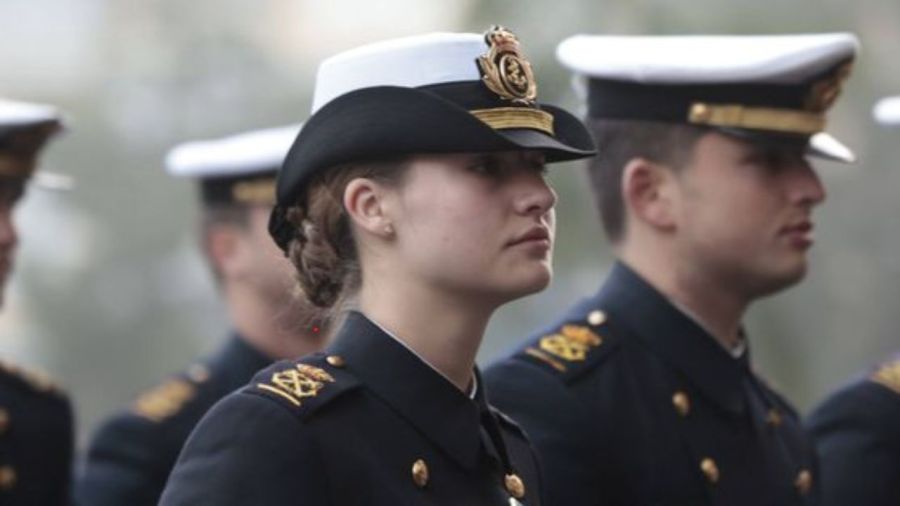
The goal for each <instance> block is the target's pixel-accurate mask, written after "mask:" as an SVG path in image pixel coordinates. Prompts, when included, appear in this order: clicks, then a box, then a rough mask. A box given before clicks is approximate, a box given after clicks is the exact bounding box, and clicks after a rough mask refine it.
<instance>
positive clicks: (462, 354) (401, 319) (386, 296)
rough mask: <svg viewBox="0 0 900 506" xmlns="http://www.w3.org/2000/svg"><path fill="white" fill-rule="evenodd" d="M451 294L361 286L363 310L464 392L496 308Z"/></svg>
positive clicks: (407, 286)
mask: <svg viewBox="0 0 900 506" xmlns="http://www.w3.org/2000/svg"><path fill="white" fill-rule="evenodd" d="M472 299H473V298H472V297H468V298H467V297H463V296H459V295H448V294H446V293H439V290H435V289H432V288H430V287H426V286H422V283H412V282H411V283H404V282H403V281H400V282H397V281H394V282H392V283H391V286H390V288H389V289H388V288H385V283H377V282H370V283H367V282H365V281H364V282H363V286H362V288H361V290H360V293H359V307H360V309H361V310H362V312H363V313H364V314H365V315H366V316H368V317H369V318H371V319H372V320H374V321H375V322H377V323H378V324H379V325H381V326H382V327H384V328H385V330H387V331H389V332H390V333H392V334H393V335H394V336H395V337H397V338H398V339H400V340H401V341H403V343H404V344H405V345H406V346H408V347H409V348H410V349H411V350H413V351H414V352H415V353H416V354H417V355H419V356H420V357H422V358H423V359H424V360H425V361H426V362H428V363H429V364H430V365H431V366H432V367H434V368H435V369H437V370H438V371H439V372H440V373H441V374H443V375H444V376H445V377H446V378H448V379H449V380H450V381H451V382H452V383H453V384H454V385H455V386H456V387H457V388H459V389H460V390H461V391H463V392H466V391H467V390H468V388H469V385H470V383H471V380H472V370H473V369H474V367H475V357H476V355H477V354H478V348H479V346H480V345H481V340H482V338H483V336H484V331H485V328H486V327H487V324H488V320H489V318H490V316H491V314H492V313H493V310H494V307H493V306H491V305H490V304H475V303H474V302H473V300H472Z"/></svg>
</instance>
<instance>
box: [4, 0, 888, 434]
mask: <svg viewBox="0 0 900 506" xmlns="http://www.w3.org/2000/svg"><path fill="white" fill-rule="evenodd" d="M492 23H500V24H503V25H505V26H507V27H509V28H512V29H513V30H514V31H515V32H516V33H517V34H518V35H519V37H520V39H521V40H522V41H523V44H524V48H525V50H526V52H527V54H528V55H529V57H530V59H531V60H532V62H533V63H534V66H535V70H536V73H537V76H538V80H539V83H540V96H541V98H542V100H544V101H548V102H558V103H563V104H565V105H567V106H569V107H570V108H571V109H573V110H576V111H577V110H578V109H579V106H578V104H577V101H576V99H575V97H574V95H573V93H572V91H571V89H570V87H569V82H570V77H569V75H568V74H567V73H566V72H565V71H563V70H562V68H561V67H560V66H559V65H557V64H556V62H555V60H554V57H553V52H554V48H555V45H556V44H557V43H558V42H559V41H560V40H562V39H563V38H565V37H566V36H568V35H571V34H574V33H579V32H591V33H606V34H698V33H722V34H751V33H773V34H774V33H791V32H821V31H852V32H855V33H856V34H857V35H858V36H859V37H860V39H861V40H862V44H863V52H862V55H861V57H860V59H859V60H858V63H857V65H856V67H855V73H854V76H853V77H852V78H851V80H850V81H849V83H848V85H847V86H846V88H845V92H844V96H843V97H842V99H841V101H839V103H838V106H837V107H836V110H835V111H834V112H833V113H832V115H831V128H830V129H831V131H832V132H833V133H835V134H836V135H837V136H838V137H839V138H841V139H843V140H845V142H846V143H847V144H849V145H850V146H852V147H853V148H854V149H855V150H856V151H857V153H858V154H859V157H860V163H859V164H857V165H856V166H855V167H852V168H847V167H844V166H837V165H829V164H827V163H823V164H820V165H819V167H820V172H821V174H822V177H823V179H824V180H825V183H826V186H827V189H828V191H829V199H828V201H827V202H826V204H825V205H824V206H823V207H822V208H820V210H819V211H818V212H817V214H816V219H817V239H818V243H817V245H816V247H815V248H814V251H813V255H812V268H811V270H810V275H809V277H808V279H807V280H806V281H805V282H803V283H802V284H801V285H799V286H797V287H795V288H793V289H791V290H789V291H787V292H786V293H784V294H782V295H779V296H777V297H773V298H770V299H767V300H765V301H762V302H760V303H758V304H756V305H755V306H754V307H753V308H752V310H751V312H750V314H749V315H748V317H747V320H746V323H747V327H748V329H749V332H750V336H751V340H752V350H753V354H754V358H755V360H756V364H757V368H758V369H759V371H760V372H761V373H762V374H763V375H764V376H766V377H768V378H769V379H770V381H771V382H772V383H774V384H775V385H776V386H778V387H779V388H780V389H781V390H782V391H783V392H784V393H785V394H786V395H787V396H788V397H789V398H791V399H792V400H793V401H794V402H795V403H796V404H797V405H798V406H799V407H800V408H801V409H803V410H804V411H805V410H806V409H808V408H809V407H810V406H811V405H812V404H813V403H815V402H816V401H817V400H818V399H820V398H821V397H822V396H823V395H824V394H825V393H826V392H827V391H829V390H831V389H833V388H834V387H836V386H837V385H839V384H840V383H841V382H843V381H845V380H846V379H847V378H849V377H850V376H851V375H852V374H854V373H855V372H857V371H860V370H862V369H864V368H865V367H867V366H869V365H871V364H873V363H875V362H877V361H878V360H880V359H883V358H884V357H886V356H887V355H888V354H889V353H890V352H891V351H892V350H894V349H895V348H900V346H898V337H897V335H898V333H897V330H896V329H895V324H896V323H895V322H896V320H895V319H894V316H895V311H897V309H898V300H900V224H897V223H896V222H894V219H895V217H896V216H897V215H898V214H900V198H898V197H897V195H896V193H897V192H898V190H900V171H898V170H896V167H894V165H895V157H897V156H900V130H894V131H888V130H883V129H879V128H878V127H877V126H876V125H874V124H873V122H872V121H871V119H870V110H871V106H872V104H873V103H874V102H875V100H876V99H877V98H879V97H881V96H882V95H886V94H892V93H900V58H898V57H897V50H898V49H900V3H898V2H897V1H896V0H858V1H855V2H846V1H843V0H822V1H802V0H756V1H753V2H747V1H739V0H679V1H675V0H565V1H550V0H532V1H523V0H518V1H512V0H502V1H501V0H493V1H486V0H482V1H478V0H457V1H435V0H429V1H425V2H423V1H413V0H393V1H384V2H375V1H363V0H316V1H311V0H307V1H304V0H215V1H212V0H193V1H191V2H185V1H183V0H140V1H137V0H3V2H0V33H3V40H4V43H3V44H0V62H2V65H3V72H0V95H2V96H7V97H11V98H17V99H23V100H33V101H40V102H49V103H53V104H57V105H58V106H60V107H61V108H63V109H64V110H65V112H66V113H67V114H68V115H69V119H70V125H71V127H72V129H71V131H70V132H69V133H67V134H66V135H65V136H64V137H63V138H61V139H59V140H58V141H57V142H54V143H53V145H52V146H51V147H50V149H49V150H48V152H47V154H46V156H45V159H44V161H45V167H47V168H50V169H52V170H55V171H59V172H63V173H68V174H71V175H73V176H74V177H75V178H76V179H77V187H76V189H75V190H74V191H72V192H68V193H51V192H47V191H44V190H40V189H32V190H31V191H30V193H29V195H28V197H27V199H26V201H25V202H24V205H22V206H21V209H20V210H19V215H18V217H17V218H18V221H19V224H20V225H21V228H22V230H21V236H22V245H21V248H20V251H19V257H18V261H17V272H16V274H15V276H14V278H13V281H12V283H11V285H10V286H9V287H8V298H7V301H6V304H5V307H3V311H2V313H0V356H3V357H5V358H12V359H16V360H20V361H22V362H24V363H25V364H29V365H33V366H38V367H39V368H41V369H43V370H45V371H48V372H49V373H50V374H51V375H52V376H53V377H54V378H56V379H57V380H58V381H59V383H61V384H62V385H63V386H64V387H65V388H66V389H67V390H68V391H69V392H70V393H71V395H72V397H73V399H74V401H75V403H76V407H77V412H78V413H77V414H78V421H79V437H80V442H81V443H82V444H83V443H84V442H85V439H86V437H87V435H88V434H89V433H90V432H91V431H92V430H93V429H94V428H95V427H96V424H97V422H98V421H99V419H100V418H101V417H104V416H106V415H108V414H109V413H110V412H112V411H113V410H115V409H118V408H121V407H123V406H124V405H126V404H127V403H128V402H129V400H130V399H131V398H132V397H133V396H134V395H136V394H137V393H139V392H140V391H142V390H143V389H146V388H148V387H150V386H153V385H154V384H155V383H157V382H158V381H160V379H161V378H162V377H163V376H164V375H166V374H168V373H171V372H174V371H177V370H179V369H181V368H182V367H184V366H185V365H186V364H188V363H189V362H190V361H191V359H192V358H193V357H195V356H196V355H198V354H201V353H204V352H207V351H209V350H211V349H212V348H213V347H214V346H215V345H216V343H217V342H218V340H220V339H221V338H222V337H223V335H224V332H225V329H226V328H227V320H226V317H225V313H224V311H223V309H222V307H221V306H220V304H219V302H218V301H217V298H216V294H215V289H214V286H213V283H212V281H211V280H210V278H209V276H208V273H207V271H206V267H205V265H204V263H203V259H202V258H201V257H200V255H199V253H198V251H197V249H196V216H197V212H196V211H197V209H196V203H195V199H194V197H195V194H194V192H195V189H194V188H193V187H192V186H191V185H190V184H189V183H188V182H187V181H183V180H174V179H171V178H169V177H167V176H166V175H165V173H164V172H163V169H162V160H163V156H164V155H165V152H166V151H167V149H168V148H169V147H171V146H172V145H174V144H176V143H178V142H181V141H183V140H187V139H194V138H208V137H215V136H220V135H226V134H230V133H234V132H238V131H242V130H247V129H252V128H262V127H268V126H275V125H282V124H288V123H293V122H296V121H300V120H303V119H305V116H306V114H307V111H308V110H309V105H310V98H311V86H312V83H313V77H314V73H315V69H316V66H317V63H318V62H319V61H320V60H321V59H322V58H324V57H326V56H328V55H331V54H333V53H335V52H338V51H341V50H344V49H348V48H351V47H354V46H357V45H359V44H363V43H366V42H372V41H376V40H379V39H384V38H389V37H396V36H402V35H410V34H416V33H422V32H427V31H438V30H443V31H475V32H481V31H483V30H484V29H485V28H487V27H488V26H489V25H490V24H492ZM551 173H552V176H551V178H552V180H553V183H554V184H555V186H556V188H557V190H558V192H559V194H560V196H561V198H560V202H559V207H558V214H559V236H558V242H557V253H556V261H555V266H556V279H555V281H554V284H553V285H552V287H551V288H550V289H548V290H547V291H546V292H544V293H542V294H540V295H537V296H534V297H531V298H528V299H525V300H522V301H519V302H516V303H514V304H511V305H509V306H508V307H506V308H504V309H503V310H502V311H501V312H500V313H499V314H498V315H497V316H496V318H495V319H494V321H493V322H492V325H491V328H490V335H489V337H488V340H487V341H486V343H485V346H484V348H483V351H482V354H481V357H480V358H481V361H482V363H487V362H489V361H490V360H491V359H493V358H494V357H497V356H498V355H499V354H500V353H502V352H503V351H504V350H506V349H508V348H510V347H511V346H513V345H514V344H515V343H516V341H517V340H518V339H521V338H522V337H524V336H525V335H527V334H528V333H529V331H531V330H533V329H535V328H536V327H538V326H540V325H541V324H542V323H546V321H547V320H549V319H550V318H552V317H553V316H554V315H555V314H557V313H559V312H560V311H561V310H563V309H564V308H565V307H567V306H568V305H570V304H571V303H572V302H574V301H575V300H576V299H577V298H578V297H580V296H582V295H585V294H589V293H591V292H592V291H594V290H595V289H596V288H597V286H598V284H599V282H600V280H601V279H602V276H603V275H604V273H605V272H606V270H607V269H608V268H609V266H610V262H611V256H610V252H609V249H608V248H607V245H606V244H605V241H604V240H603V238H602V235H601V232H600V228H599V225H598V224H597V220H596V219H595V213H594V208H593V205H592V202H591V197H590V195H589V194H588V193H587V191H586V190H585V185H584V181H585V178H584V176H583V174H582V171H581V169H580V166H579V165H577V164H573V165H570V166H564V167H559V168H558V169H555V170H552V171H551Z"/></svg>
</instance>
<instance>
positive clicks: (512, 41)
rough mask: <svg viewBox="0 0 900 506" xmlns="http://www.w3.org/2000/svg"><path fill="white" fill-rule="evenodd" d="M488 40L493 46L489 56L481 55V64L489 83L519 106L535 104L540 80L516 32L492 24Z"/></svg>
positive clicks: (505, 97) (489, 86) (485, 38)
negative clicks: (538, 80) (522, 48)
mask: <svg viewBox="0 0 900 506" xmlns="http://www.w3.org/2000/svg"><path fill="white" fill-rule="evenodd" d="M484 41H485V42H486V43H487V45H488V48H489V49H488V52H487V54H486V55H483V56H479V57H478V66H479V67H480V68H481V72H482V78H481V79H482V81H483V82H484V84H485V86H487V87H488V89H490V90H491V91H493V92H494V93H496V94H497V95H499V96H500V98H502V99H504V100H509V101H511V102H512V103H514V104H516V105H529V106H531V105H534V101H535V99H536V98H537V82H535V80H534V73H532V71H531V64H530V63H529V62H528V60H526V59H525V56H524V55H523V54H522V51H521V50H520V49H519V40H518V39H517V38H516V36H515V34H513V33H512V32H511V31H509V30H507V29H506V28H503V27H502V26H492V27H491V29H490V30H488V31H487V32H486V33H485V34H484Z"/></svg>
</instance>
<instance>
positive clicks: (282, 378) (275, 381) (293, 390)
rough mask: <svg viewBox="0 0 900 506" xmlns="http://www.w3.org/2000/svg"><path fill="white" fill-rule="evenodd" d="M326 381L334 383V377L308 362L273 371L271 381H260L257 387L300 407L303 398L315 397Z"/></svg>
mask: <svg viewBox="0 0 900 506" xmlns="http://www.w3.org/2000/svg"><path fill="white" fill-rule="evenodd" d="M326 383H334V378H333V377H332V376H331V375H330V374H328V373H327V372H325V371H324V370H322V369H319V368H318V367H313V366H311V365H307V364H297V365H296V366H294V367H292V368H290V369H286V370H283V371H279V372H276V373H273V374H272V379H271V383H259V384H257V385H256V387H257V388H259V389H260V390H265V391H267V392H271V393H273V394H275V395H278V396H280V397H282V398H284V399H287V400H288V401H289V402H290V403H291V404H293V405H295V406H298V407H299V406H300V405H301V404H302V401H301V399H304V398H307V397H315V396H316V395H318V394H319V391H320V390H322V388H324V387H325V385H326Z"/></svg>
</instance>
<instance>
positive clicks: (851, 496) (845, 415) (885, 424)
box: [806, 97, 900, 506]
mask: <svg viewBox="0 0 900 506" xmlns="http://www.w3.org/2000/svg"><path fill="white" fill-rule="evenodd" d="M873 115H874V116H875V120H876V121H877V122H878V123H880V124H881V125H883V126H885V127H887V128H892V129H895V130H896V129H897V128H900V97H888V98H884V99H882V100H880V101H879V102H878V104H876V106H875V109H874V111H873ZM806 423H807V426H808V427H809V429H810V432H811V433H812V436H813V439H814V440H815V443H816V449H817V450H818V452H819V458H820V459H821V469H822V471H821V474H822V502H821V504H822V505H824V506H838V505H843V504H865V505H866V506H882V505H884V506H888V505H895V504H900V430H898V427H900V354H898V355H894V356H893V357H891V358H889V359H887V360H884V361H883V362H882V363H880V364H878V365H877V366H876V367H874V368H872V369H871V370H870V371H867V372H866V373H865V374H863V375H861V376H859V377H857V378H854V380H853V381H851V382H849V383H848V384H846V385H844V386H842V387H841V388H839V389H838V390H837V391H836V392H834V393H832V394H831V395H829V396H828V398H827V399H825V400H824V401H823V402H822V403H821V404H820V405H819V406H817V407H816V408H815V409H814V410H813V411H812V413H811V414H810V416H809V418H808V419H807V421H806Z"/></svg>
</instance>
